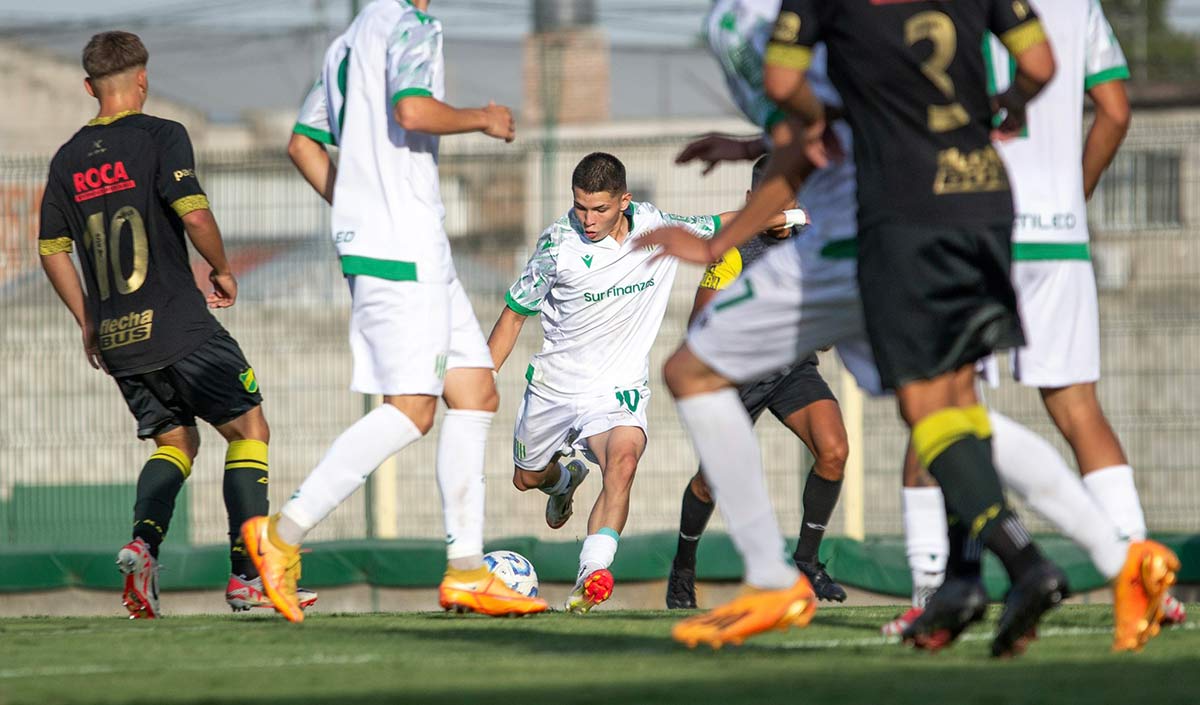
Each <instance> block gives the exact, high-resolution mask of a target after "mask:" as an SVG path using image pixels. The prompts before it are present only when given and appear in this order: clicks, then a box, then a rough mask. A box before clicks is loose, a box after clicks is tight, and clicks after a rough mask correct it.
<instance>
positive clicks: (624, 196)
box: [621, 193, 633, 210]
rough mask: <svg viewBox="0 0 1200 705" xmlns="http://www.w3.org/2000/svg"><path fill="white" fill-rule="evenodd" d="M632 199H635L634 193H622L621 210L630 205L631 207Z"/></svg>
mask: <svg viewBox="0 0 1200 705" xmlns="http://www.w3.org/2000/svg"><path fill="white" fill-rule="evenodd" d="M632 200H633V194H632V193H625V194H622V195H621V210H625V209H626V208H628V207H629V203H630V201H632Z"/></svg>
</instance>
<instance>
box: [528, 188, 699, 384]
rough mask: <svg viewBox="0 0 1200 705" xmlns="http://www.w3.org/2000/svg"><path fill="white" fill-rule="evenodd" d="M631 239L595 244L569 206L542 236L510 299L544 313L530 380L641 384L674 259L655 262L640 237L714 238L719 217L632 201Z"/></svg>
mask: <svg viewBox="0 0 1200 705" xmlns="http://www.w3.org/2000/svg"><path fill="white" fill-rule="evenodd" d="M626 215H627V216H628V217H629V218H630V219H631V225H630V232H629V237H628V238H626V240H625V242H624V243H623V244H617V242H616V241H615V240H613V239H612V238H611V237H606V238H605V239H603V240H601V241H599V242H592V241H590V240H588V238H587V236H585V235H584V232H583V226H582V225H580V223H579V220H578V219H577V218H576V217H575V213H574V211H573V210H572V211H569V212H568V213H567V214H566V215H564V216H563V217H561V218H559V219H558V220H557V221H555V223H554V224H553V225H551V226H550V227H549V228H546V230H545V232H543V233H542V235H541V237H539V238H538V241H537V244H536V245H535V248H534V253H533V256H531V257H530V258H529V263H528V264H526V265H525V270H524V271H523V272H522V273H521V276H520V278H518V279H517V281H516V282H514V283H513V285H512V287H510V288H509V290H508V294H507V296H506V297H505V300H506V302H507V304H508V307H509V308H511V309H512V310H513V311H516V312H517V313H520V314H522V315H525V316H533V315H536V314H539V313H540V314H541V316H542V332H543V334H544V336H545V342H544V343H543V344H542V350H541V352H539V353H538V354H536V355H534V357H533V362H532V364H531V365H530V370H529V371H528V372H527V373H526V377H527V378H528V379H529V382H530V384H532V385H535V386H539V387H543V388H546V389H549V390H551V391H554V392H558V393H560V394H578V393H588V392H605V391H611V390H612V389H614V388H629V387H636V386H639V385H644V384H645V383H646V380H647V379H648V376H649V370H650V358H649V356H650V346H651V345H652V344H653V343H654V338H655V337H656V336H657V335H658V329H659V326H660V325H661V324H662V319H663V314H665V313H666V310H667V301H668V299H670V296H671V285H672V284H673V283H674V281H675V271H676V268H677V264H678V263H677V261H676V260H675V258H673V257H665V258H662V259H659V260H653V254H654V253H653V252H652V251H651V250H649V249H648V248H646V247H645V246H644V245H641V244H639V243H638V238H639V237H640V236H641V235H643V234H645V233H647V232H649V231H651V230H655V229H657V228H661V227H663V226H666V225H682V226H684V227H687V228H689V229H691V230H692V231H693V232H695V233H696V234H697V235H698V236H699V237H702V238H706V239H707V238H711V237H712V236H713V235H715V234H716V232H717V229H718V228H719V227H720V225H721V221H720V218H718V217H716V216H695V217H684V216H678V215H671V214H669V213H663V212H662V211H660V210H659V209H658V208H655V207H654V206H653V205H651V204H649V203H631V204H630V205H629V209H628V210H626Z"/></svg>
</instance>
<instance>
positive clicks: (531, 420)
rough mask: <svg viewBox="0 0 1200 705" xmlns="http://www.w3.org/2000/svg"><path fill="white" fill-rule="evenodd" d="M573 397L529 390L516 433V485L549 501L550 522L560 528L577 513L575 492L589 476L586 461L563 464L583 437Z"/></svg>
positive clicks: (514, 464)
mask: <svg viewBox="0 0 1200 705" xmlns="http://www.w3.org/2000/svg"><path fill="white" fill-rule="evenodd" d="M576 420H577V415H576V413H575V400H574V398H573V397H568V396H563V395H558V394H554V393H552V392H549V391H547V390H544V389H541V388H534V387H533V386H532V385H530V386H529V387H526V389H525V394H524V396H522V398H521V405H520V406H519V407H518V408H517V422H516V426H515V428H514V430H513V486H514V487H516V488H517V489H518V490H520V491H522V492H527V491H529V490H539V491H541V492H542V493H543V494H545V495H547V497H546V524H547V525H548V526H549V527H550V528H551V529H560V528H562V527H563V526H564V525H566V523H567V520H569V519H570V518H571V515H572V514H573V513H574V497H575V490H577V489H578V488H579V486H580V485H581V484H582V483H583V481H584V479H585V478H586V477H587V475H588V466H587V464H586V463H584V462H583V461H582V460H578V459H576V460H572V461H571V462H569V463H566V464H565V465H564V464H563V463H561V462H560V458H561V457H562V453H561V451H562V450H563V448H564V447H567V446H569V445H570V443H571V441H573V440H574V439H575V438H576V437H577V435H578V433H577V431H576V430H574V427H575V425H576V424H575V422H576Z"/></svg>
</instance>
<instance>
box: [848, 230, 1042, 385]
mask: <svg viewBox="0 0 1200 705" xmlns="http://www.w3.org/2000/svg"><path fill="white" fill-rule="evenodd" d="M1011 268H1012V224H1011V223H1002V224H994V225H991V224H989V225H976V226H954V227H949V226H925V225H907V224H884V225H879V226H875V227H872V228H869V229H867V230H864V231H863V232H861V233H860V234H859V238H858V288H859V292H860V293H861V295H862V301H863V316H864V318H865V320H866V326H867V336H868V337H869V338H870V341H871V348H872V350H873V351H874V352H875V361H876V363H877V364H878V366H879V375H880V379H881V381H882V382H883V386H884V388H885V389H895V388H896V387H898V386H900V385H903V384H907V383H908V382H914V381H917V380H922V379H932V378H933V377H937V376H938V375H941V374H944V373H946V372H950V371H952V370H956V369H958V368H960V367H962V366H963V365H968V364H971V363H973V362H975V361H976V360H979V359H980V358H982V357H985V356H986V355H988V354H989V353H991V352H992V351H994V350H999V349H1003V348H1016V347H1020V346H1021V345H1023V344H1024V343H1025V336H1024V334H1023V333H1022V331H1021V318H1020V315H1019V314H1018V313H1017V296H1016V293H1015V292H1014V291H1013V286H1012V280H1011V279H1010V278H1009V276H1010V270H1011Z"/></svg>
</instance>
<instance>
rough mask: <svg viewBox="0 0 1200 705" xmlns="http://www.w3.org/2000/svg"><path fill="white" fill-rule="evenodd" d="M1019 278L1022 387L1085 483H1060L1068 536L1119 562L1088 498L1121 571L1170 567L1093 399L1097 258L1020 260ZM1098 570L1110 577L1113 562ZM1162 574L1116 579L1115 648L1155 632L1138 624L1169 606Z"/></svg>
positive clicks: (1097, 319) (1097, 364)
mask: <svg viewBox="0 0 1200 705" xmlns="http://www.w3.org/2000/svg"><path fill="white" fill-rule="evenodd" d="M1013 279H1014V282H1015V283H1016V285H1017V291H1018V294H1019V296H1020V297H1021V306H1022V310H1023V311H1024V312H1025V319H1026V330H1027V333H1028V344H1027V345H1026V346H1025V347H1023V348H1021V349H1020V350H1018V351H1016V353H1015V354H1014V359H1015V365H1014V369H1015V372H1016V373H1017V378H1018V379H1019V380H1020V381H1021V383H1022V384H1026V385H1028V386H1035V387H1038V388H1039V390H1040V392H1041V394H1042V400H1043V402H1044V403H1045V405H1046V409H1047V411H1048V412H1049V413H1050V416H1051V418H1052V419H1053V420H1054V422H1055V425H1056V426H1057V427H1058V429H1059V431H1060V432H1061V433H1062V435H1063V437H1064V438H1065V439H1066V440H1067V442H1068V443H1069V444H1070V445H1071V448H1072V450H1073V451H1074V453H1075V458H1076V461H1077V463H1078V465H1079V470H1080V472H1081V473H1082V474H1083V485H1084V487H1086V490H1084V489H1083V488H1080V487H1078V486H1077V483H1074V482H1071V484H1067V482H1068V481H1066V480H1065V479H1063V482H1062V486H1063V487H1069V488H1070V490H1071V491H1072V494H1073V496H1075V495H1077V496H1076V498H1075V499H1076V501H1075V502H1074V504H1073V505H1072V508H1073V509H1075V511H1073V512H1072V513H1073V514H1074V515H1075V516H1076V517H1077V520H1076V524H1075V525H1074V526H1072V528H1073V529H1074V530H1075V533H1069V534H1068V535H1070V536H1071V537H1072V538H1074V539H1076V540H1077V541H1080V542H1082V543H1085V545H1088V546H1089V552H1090V553H1091V552H1093V549H1094V550H1095V551H1100V552H1101V554H1102V555H1103V554H1107V555H1108V556H1109V558H1108V560H1107V563H1109V564H1116V563H1117V559H1116V558H1115V556H1116V555H1117V554H1118V553H1119V552H1120V549H1119V548H1114V545H1116V546H1120V545H1121V544H1120V543H1119V542H1116V541H1114V539H1113V536H1112V529H1113V527H1112V524H1111V523H1110V522H1108V521H1102V522H1098V521H1095V520H1091V521H1089V520H1087V519H1086V518H1085V517H1086V516H1087V511H1086V510H1087V509H1088V508H1093V509H1094V507H1093V505H1092V502H1085V501H1081V499H1080V497H1084V496H1088V495H1090V498H1091V499H1092V500H1093V501H1094V503H1095V504H1097V505H1099V508H1100V510H1101V511H1102V512H1103V513H1104V514H1106V515H1107V517H1108V519H1110V520H1111V521H1112V522H1114V523H1115V524H1116V529H1117V530H1118V531H1119V533H1120V534H1122V535H1123V536H1124V537H1125V538H1126V539H1128V541H1129V542H1130V543H1129V545H1128V549H1127V551H1126V552H1125V555H1124V556H1123V562H1124V563H1125V564H1126V565H1125V566H1119V567H1118V570H1119V571H1120V572H1122V573H1127V574H1129V575H1135V574H1138V573H1139V572H1140V571H1139V570H1138V568H1137V565H1136V564H1138V563H1140V562H1142V561H1143V560H1145V561H1146V562H1148V563H1152V564H1155V565H1162V566H1172V565H1174V564H1175V562H1176V561H1177V559H1176V557H1175V556H1174V555H1173V554H1172V553H1171V552H1170V550H1169V549H1167V548H1166V547H1165V546H1162V545H1161V544H1157V543H1155V542H1147V541H1145V538H1146V523H1145V517H1144V516H1143V514H1142V507H1141V502H1140V501H1139V498H1138V492H1137V488H1136V486H1135V485H1134V482H1133V469H1132V468H1131V467H1130V466H1129V463H1128V461H1127V459H1126V457H1125V453H1124V451H1123V450H1122V448H1121V443H1120V441H1119V440H1118V439H1117V435H1116V434H1115V433H1114V432H1113V430H1112V427H1111V426H1110V425H1109V423H1108V419H1107V418H1106V417H1105V415H1104V411H1103V410H1102V409H1101V407H1100V401H1099V399H1098V398H1097V395H1096V382H1097V380H1099V378H1100V315H1099V305H1098V300H1097V295H1096V285H1095V275H1094V272H1093V270H1092V265H1091V262H1089V261H1086V260H1074V261H1033V262H1018V263H1017V264H1016V266H1015V267H1014V273H1013ZM1026 472H1028V471H1026ZM1060 479H1061V478H1060ZM1056 523H1057V522H1056ZM1102 555H1100V556H1099V557H1098V556H1097V555H1093V560H1094V561H1098V562H1097V566H1098V567H1100V566H1101V564H1102V563H1104V562H1105V561H1104V558H1103V557H1102ZM1126 567H1127V568H1128V570H1126ZM1101 571H1102V572H1104V573H1105V574H1106V575H1107V576H1108V577H1110V578H1111V577H1113V574H1112V567H1111V565H1110V566H1109V567H1107V568H1103V567H1102V568H1101ZM1161 572H1162V571H1160V570H1158V569H1155V570H1153V571H1150V572H1149V573H1147V574H1145V575H1142V576H1141V577H1142V579H1141V580H1137V579H1133V580H1130V579H1127V578H1128V576H1125V577H1122V578H1119V579H1117V580H1115V581H1114V583H1113V585H1114V603H1113V607H1114V611H1115V622H1116V634H1115V637H1114V648H1116V649H1118V650H1125V649H1132V648H1140V647H1141V645H1142V644H1144V643H1145V641H1147V640H1148V639H1149V638H1150V637H1152V636H1153V633H1154V632H1155V631H1156V630H1152V629H1150V628H1148V627H1146V628H1143V627H1141V626H1140V625H1142V624H1151V623H1153V624H1157V622H1158V618H1159V617H1160V616H1161V615H1162V614H1165V613H1166V612H1165V608H1164V607H1162V605H1163V604H1164V602H1166V603H1167V604H1170V603H1171V602H1172V598H1171V597H1170V595H1169V594H1167V593H1166V588H1167V585H1166V584H1165V583H1166V581H1167V577H1166V576H1165V575H1163V576H1160V575H1159V573H1161ZM1167 572H1170V571H1167ZM1176 604H1177V603H1176ZM1172 607H1173V605H1172ZM1171 613H1172V615H1173V616H1174V617H1177V618H1182V617H1183V613H1182V610H1181V609H1171Z"/></svg>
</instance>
